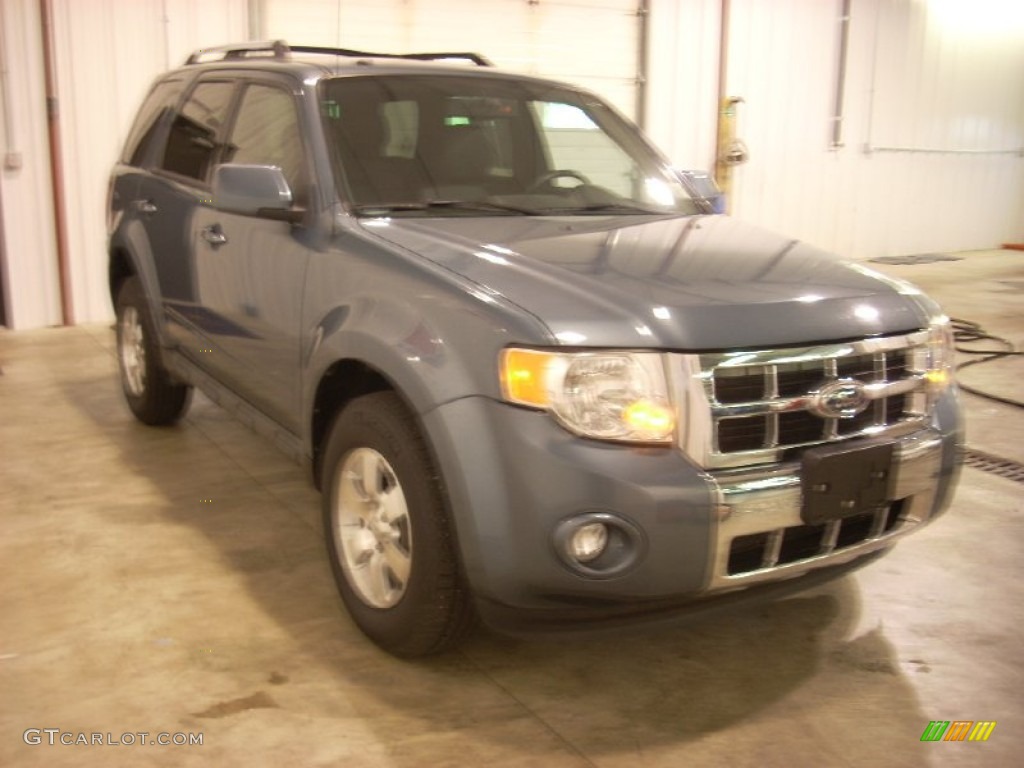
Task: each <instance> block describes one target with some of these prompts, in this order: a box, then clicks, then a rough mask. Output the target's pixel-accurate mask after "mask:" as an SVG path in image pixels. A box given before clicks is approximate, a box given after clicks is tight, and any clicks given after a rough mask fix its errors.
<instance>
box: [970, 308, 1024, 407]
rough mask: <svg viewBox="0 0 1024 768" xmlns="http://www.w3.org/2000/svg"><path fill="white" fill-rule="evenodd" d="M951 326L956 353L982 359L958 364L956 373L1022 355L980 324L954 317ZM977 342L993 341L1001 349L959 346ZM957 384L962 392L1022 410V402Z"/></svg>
mask: <svg viewBox="0 0 1024 768" xmlns="http://www.w3.org/2000/svg"><path fill="white" fill-rule="evenodd" d="M952 324H953V341H954V343H955V347H956V351H957V352H959V353H961V354H964V355H983V357H980V358H977V359H974V360H968V361H967V362H965V363H960V365H958V366H957V367H956V370H958V371H959V370H962V369H964V368H968V367H969V366H972V365H981V364H982V363H990V362H992V361H993V360H1002V359H1003V358H1006V357H1018V356H1020V355H1024V352H1018V351H1017V348H1016V347H1014V345H1013V342H1011V341H1010V340H1009V339H1004V338H1003V337H1002V336H993V335H992V334H990V333H988V332H987V331H986V330H985V329H984V328H982V327H981V324H980V323H975V322H972V321H970V320H961V319H960V318H956V317H954V318H952ZM979 341H994V342H995V343H996V344H999V345H1000V346H1001V347H1002V349H975V348H970V347H964V346H961V345H963V344H973V343H976V342H979ZM957 383H958V384H960V389H962V390H963V391H964V392H970V393H971V394H972V395H977V396H978V397H983V398H985V399H986V400H992V401H993V402H996V403H1003V404H1004V405H1012V406H1015V407H1017V408H1024V402H1021V401H1020V400H1015V399H1013V398H1012V397H1003V396H1002V395H994V394H992V393H991V392H984V391H982V390H980V389H975V388H974V387H969V386H967V385H966V384H962V383H960V382H959V381H958V382H957Z"/></svg>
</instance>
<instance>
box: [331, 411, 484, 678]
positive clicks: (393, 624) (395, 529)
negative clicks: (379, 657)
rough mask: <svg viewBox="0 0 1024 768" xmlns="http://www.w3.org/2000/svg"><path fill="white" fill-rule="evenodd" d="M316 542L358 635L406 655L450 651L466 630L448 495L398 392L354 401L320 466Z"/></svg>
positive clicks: (467, 606)
mask: <svg viewBox="0 0 1024 768" xmlns="http://www.w3.org/2000/svg"><path fill="white" fill-rule="evenodd" d="M323 478H324V491H323V517H324V538H325V539H326V541H327V551H328V555H329V557H330V561H331V569H332V570H333V572H334V580H335V582H336V583H337V586H338V591H339V592H340V593H341V598H342V600H343V601H344V603H345V606H346V607H347V608H348V611H349V614H350V615H351V616H352V619H353V620H354V621H355V623H356V625H357V626H358V627H359V628H360V629H361V630H362V631H363V633H364V634H365V635H366V636H367V637H369V638H370V639H371V640H373V641H374V642H375V643H376V644H377V645H379V646H380V647H381V648H383V649H384V650H386V651H388V652H389V653H392V654H394V655H395V656H401V657H406V658H411V657H416V656H426V655H430V654H435V653H440V652H442V651H445V650H449V649H451V648H453V647H455V646H456V645H457V644H458V643H459V642H460V641H461V640H462V639H463V638H464V637H465V635H466V634H467V633H468V632H469V630H470V629H471V628H472V625H473V611H472V605H471V600H470V596H469V593H468V590H467V589H466V587H465V583H464V580H463V578H462V576H461V572H460V568H459V563H458V557H457V554H456V543H455V537H454V534H453V530H452V526H451V520H450V516H449V514H448V509H447V503H446V496H445V493H444V489H443V486H442V484H441V480H440V478H439V476H438V473H437V471H436V469H435V467H434V462H433V460H432V458H431V456H430V452H429V450H428V449H427V445H426V442H425V440H424V439H423V435H422V433H421V432H420V430H419V427H418V425H417V423H416V420H415V418H414V417H413V415H412V413H410V411H409V410H408V409H407V408H406V407H405V405H404V404H403V403H402V401H401V400H400V399H399V398H398V396H397V395H395V394H394V393H391V392H377V393H373V394H370V395H365V396H363V397H360V398H357V399H356V400H353V401H352V402H351V403H350V404H349V405H347V406H346V407H345V408H344V409H343V410H342V411H341V412H340V413H339V414H338V416H337V417H336V418H335V421H334V424H333V425H332V427H331V431H330V434H329V435H328V437H327V447H326V450H325V451H324V463H323Z"/></svg>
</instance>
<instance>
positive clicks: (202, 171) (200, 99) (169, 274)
mask: <svg viewBox="0 0 1024 768" xmlns="http://www.w3.org/2000/svg"><path fill="white" fill-rule="evenodd" d="M235 91H236V85H235V84H234V83H231V82H228V81H225V80H205V81H200V82H199V83H197V84H196V85H195V86H194V87H193V88H192V89H191V91H190V92H189V94H188V96H187V98H186V99H185V101H184V103H183V104H182V106H181V108H180V109H179V110H178V112H177V113H176V114H175V115H174V118H173V120H172V122H171V125H170V128H169V130H168V134H167V140H166V142H165V143H164V144H163V146H162V151H159V152H158V156H157V157H156V158H154V160H153V163H154V167H153V168H152V173H150V174H147V175H145V176H144V177H143V178H142V179H141V180H140V182H139V186H138V187H137V189H136V190H135V193H134V199H133V200H132V202H131V205H132V206H133V207H134V209H135V210H134V215H136V216H137V217H138V218H139V220H140V221H142V222H143V226H144V228H145V232H146V237H145V240H146V246H147V247H148V248H149V250H150V252H151V263H152V264H153V265H154V268H155V272H156V278H157V282H158V283H159V286H160V296H161V301H162V306H163V311H164V313H165V319H166V320H167V331H168V333H169V335H170V337H171V339H172V340H173V341H175V342H177V343H178V344H179V345H180V346H181V348H182V350H183V351H185V352H187V353H188V354H189V356H190V357H193V358H197V359H198V358H201V356H202V355H203V354H204V350H206V349H208V348H209V344H208V343H207V342H208V339H207V338H206V332H207V329H208V327H209V326H210V325H211V319H210V318H208V317H206V316H204V315H203V314H202V312H201V311H200V310H201V308H200V306H199V304H198V302H197V293H196V290H197V286H196V276H195V263H194V262H195V254H194V253H193V250H192V238H191V231H190V230H191V220H192V217H193V216H194V215H195V211H196V209H197V208H199V207H201V206H203V205H206V204H208V201H209V199H210V187H209V175H210V172H211V171H212V169H213V166H214V164H215V163H216V162H217V160H218V158H219V157H220V154H221V150H222V145H223V140H224V132H225V129H226V127H227V117H228V115H229V114H230V110H231V105H232V100H233V97H234V94H235Z"/></svg>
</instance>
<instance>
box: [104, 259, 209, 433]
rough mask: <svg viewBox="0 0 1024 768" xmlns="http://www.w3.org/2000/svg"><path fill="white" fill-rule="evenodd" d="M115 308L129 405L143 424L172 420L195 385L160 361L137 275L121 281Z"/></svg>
mask: <svg viewBox="0 0 1024 768" xmlns="http://www.w3.org/2000/svg"><path fill="white" fill-rule="evenodd" d="M116 311H117V367H118V371H119V372H120V377H121V388H122V390H124V397H125V400H127V401H128V407H129V408H131V411H132V413H134V414H135V417H136V418H137V419H138V420H139V421H141V422H143V423H144V424H149V425H151V426H164V425H167V424H173V423H174V422H176V421H177V420H178V419H180V418H181V416H182V414H184V413H185V410H186V408H188V404H189V399H190V395H191V393H192V388H191V387H189V386H187V385H184V384H177V383H175V382H174V380H173V379H172V378H171V375H170V374H169V373H168V372H167V370H166V369H164V367H163V365H162V364H161V362H160V349H159V346H158V342H157V335H156V332H155V330H154V325H153V317H152V315H151V313H150V310H149V306H148V305H147V304H146V297H145V295H144V294H143V292H142V284H141V283H140V282H139V279H138V278H137V277H129V278H127V279H126V280H125V281H124V282H123V283H122V284H121V288H120V290H119V291H118V292H117V306H116Z"/></svg>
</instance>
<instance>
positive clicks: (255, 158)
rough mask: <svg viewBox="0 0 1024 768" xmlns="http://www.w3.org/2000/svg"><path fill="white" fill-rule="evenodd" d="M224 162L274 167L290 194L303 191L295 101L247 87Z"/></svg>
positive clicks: (281, 92)
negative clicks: (285, 183) (277, 169)
mask: <svg viewBox="0 0 1024 768" xmlns="http://www.w3.org/2000/svg"><path fill="white" fill-rule="evenodd" d="M224 161H225V162H230V163H248V164H255V165H276V166H277V167H278V168H280V169H281V172H282V173H283V174H284V177H285V179H286V180H287V181H288V186H289V187H291V189H292V194H293V195H294V196H295V197H296V199H298V198H299V197H301V196H302V193H303V192H304V191H305V189H304V187H305V183H306V181H305V180H306V174H305V161H304V159H303V154H302V138H301V133H300V132H299V121H298V116H297V115H296V113H295V102H294V100H293V99H292V97H291V95H290V94H289V93H287V92H286V91H284V90H283V89H281V88H274V87H272V86H268V85H250V86H249V87H248V88H246V89H245V93H244V94H243V95H242V104H241V106H240V107H239V109H238V117H237V118H236V120H235V127H234V130H232V132H231V141H230V142H229V150H228V154H227V156H226V157H225V158H224Z"/></svg>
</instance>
